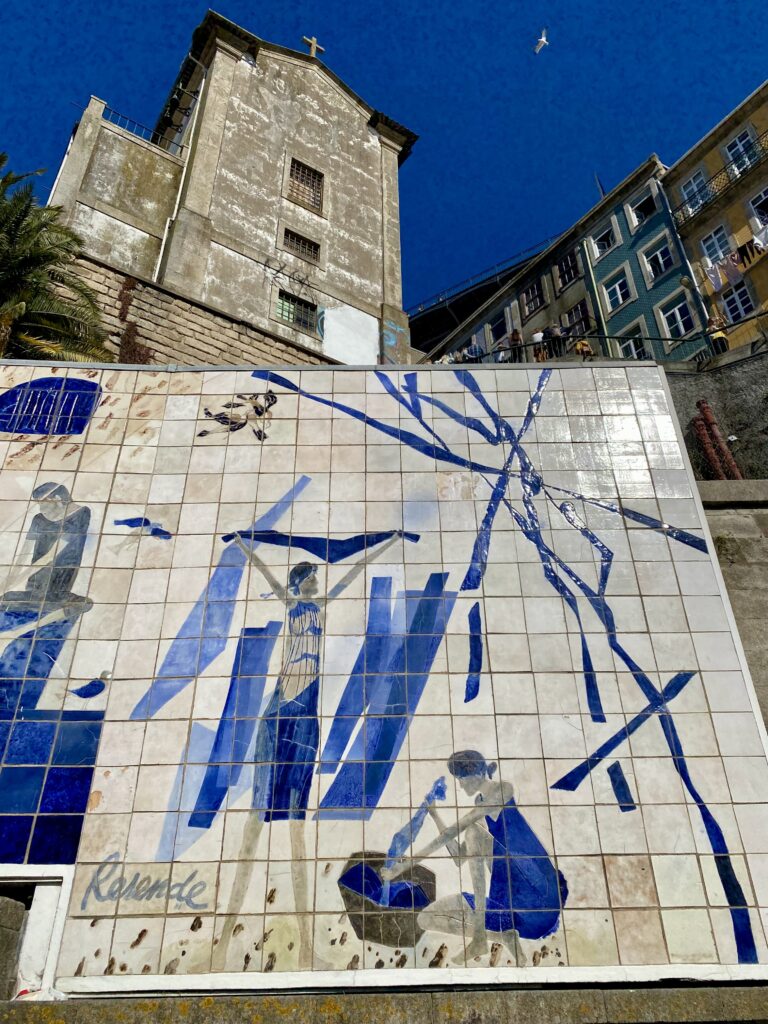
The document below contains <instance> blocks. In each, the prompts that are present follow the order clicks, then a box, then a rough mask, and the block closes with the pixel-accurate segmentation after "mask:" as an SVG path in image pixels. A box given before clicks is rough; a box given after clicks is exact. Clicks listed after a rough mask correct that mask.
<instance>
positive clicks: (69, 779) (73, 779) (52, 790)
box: [40, 768, 93, 814]
mask: <svg viewBox="0 0 768 1024" xmlns="http://www.w3.org/2000/svg"><path fill="white" fill-rule="evenodd" d="M92 775H93V768H50V769H49V770H48V778H47V779H46V780H45V789H44V790H43V799H42V801H41V802H40V812H41V814H55V813H56V812H60V813H64V814H66V813H69V814H79V813H80V812H82V811H84V810H85V805H86V803H87V802H88V792H89V790H90V788H91V776H92Z"/></svg>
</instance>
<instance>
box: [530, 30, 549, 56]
mask: <svg viewBox="0 0 768 1024" xmlns="http://www.w3.org/2000/svg"><path fill="white" fill-rule="evenodd" d="M545 46H549V40H548V39H547V30H546V29H545V28H543V29H542V30H541V36H540V37H539V40H538V42H537V43H536V45H535V46H534V48H533V52H534V53H541V51H542V50H543V49H544V47H545Z"/></svg>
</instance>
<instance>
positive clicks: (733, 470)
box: [696, 398, 744, 480]
mask: <svg viewBox="0 0 768 1024" xmlns="http://www.w3.org/2000/svg"><path fill="white" fill-rule="evenodd" d="M696 408H697V409H698V410H699V413H700V415H701V418H702V420H703V421H704V423H705V424H706V428H707V430H708V431H709V433H710V434H711V435H712V440H713V441H714V443H715V448H716V450H717V454H718V456H719V458H720V461H721V462H722V463H723V465H724V466H725V468H726V470H727V471H728V475H729V476H730V478H731V479H732V480H743V479H744V477H743V476H742V475H741V470H740V469H739V467H738V466H737V465H736V460H735V459H734V457H733V454H732V452H731V449H730V448H729V447H728V444H727V443H726V440H725V438H724V437H723V435H722V433H721V432H720V427H719V426H718V423H717V420H716V419H715V414H714V413H713V412H712V409H711V408H710V405H709V402H708V401H707V400H706V398H700V399H699V400H698V402H697V403H696Z"/></svg>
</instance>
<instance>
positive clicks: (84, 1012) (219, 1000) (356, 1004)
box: [2, 985, 768, 1024]
mask: <svg viewBox="0 0 768 1024" xmlns="http://www.w3.org/2000/svg"><path fill="white" fill-rule="evenodd" d="M2 1020H3V1024H51V1022H54V1021H55V1022H56V1024H145V1022H146V1021H147V1020H154V1021H162V1022H163V1024H175V1022H176V1021H179V1022H181V1021H183V1022H184V1024H244V1022H245V1024H359V1022H363V1021H364V1022H365V1024H530V1022H531V1021H535V1022H536V1024H634V1022H635V1021H643V1022H644V1024H656V1022H659V1024H661V1022H664V1024H700V1022H702V1021H713V1022H714V1021H732V1022H736V1021H740V1022H741V1021H744V1022H750V1024H764V1022H765V1021H766V1020H768V1012H767V1011H766V1000H765V989H764V988H763V987H762V986H759V985H758V986H754V987H747V986H729V987H724V986H720V987H714V986H708V987H684V988H655V989H652V988H608V989H606V988H603V989H595V988H589V989H586V988H582V989H571V990H563V989H554V988H549V989H537V988H532V989H522V990H521V989H517V990H515V989H504V990H495V991H487V990H482V989H481V990H477V989H476V990H473V991H470V992H468V991H466V990H464V991H461V990H459V991H453V992H410V993H396V994H384V993H380V992H346V993H335V992H334V993H323V992H320V993H318V994H317V995H315V994H300V995H293V994H291V995H283V994H280V993H275V994H268V995H249V996H200V997H195V996H184V997H181V998H178V997H177V998H166V999H111V1000H95V999H82V1000H81V999H78V1000H73V1001H70V1002H67V1003H56V1004H55V1006H53V1005H50V1004H48V1005H46V1004H45V1003H24V1002H21V1003H13V1004H11V1005H8V1006H6V1007H5V1008H4V1012H3V1014H2Z"/></svg>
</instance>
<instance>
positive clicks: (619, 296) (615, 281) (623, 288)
mask: <svg viewBox="0 0 768 1024" xmlns="http://www.w3.org/2000/svg"><path fill="white" fill-rule="evenodd" d="M603 287H604V288H605V298H606V301H607V303H608V308H609V309H610V310H611V312H613V310H614V309H618V308H619V306H623V305H624V303H625V302H629V299H630V296H631V294H632V293H631V291H630V288H629V281H628V280H627V274H626V271H624V270H622V272H621V273H620V274H617V275H616V277H614V278H612V279H611V280H610V281H609V282H608V283H607V284H605V285H604V286H603Z"/></svg>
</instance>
